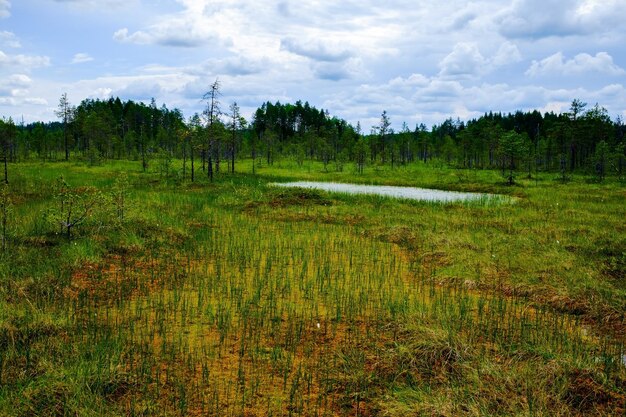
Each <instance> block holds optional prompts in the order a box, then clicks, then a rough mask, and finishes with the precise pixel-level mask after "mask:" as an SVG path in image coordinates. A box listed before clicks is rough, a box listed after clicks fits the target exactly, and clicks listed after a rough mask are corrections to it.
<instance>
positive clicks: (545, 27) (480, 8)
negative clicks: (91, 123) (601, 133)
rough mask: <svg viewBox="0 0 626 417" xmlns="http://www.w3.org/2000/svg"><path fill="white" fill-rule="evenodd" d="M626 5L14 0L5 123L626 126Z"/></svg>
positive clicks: (5, 48)
mask: <svg viewBox="0 0 626 417" xmlns="http://www.w3.org/2000/svg"><path fill="white" fill-rule="evenodd" d="M624 10H626V0H568V1H563V0H513V1H512V2H511V1H507V2H504V1H496V0H477V1H472V2H463V1H456V0H451V1H447V2H441V1H436V0H427V1H418V0H412V1H409V0H387V1H385V2H381V1H372V0H359V1H356V0H343V1H341V2H339V1H335V0H333V1H331V0H311V1H304V0H282V1H266V0H255V1H249V0H219V1H217V0H0V117H5V118H8V117H12V118H13V119H14V120H15V121H17V122H20V121H21V120H22V119H23V120H24V121H25V122H26V123H29V122H33V121H39V120H41V121H51V120H56V116H55V114H54V111H55V110H56V108H57V106H58V103H59V98H60V96H61V95H62V94H63V93H67V95H68V98H69V100H70V102H71V103H72V104H74V105H77V104H79V103H80V102H81V101H82V100H83V99H86V98H92V99H107V98H109V97H118V96H119V97H120V98H121V99H123V100H135V101H144V102H146V103H148V102H149V101H150V100H151V98H155V100H156V101H157V103H158V105H159V106H160V105H161V104H166V105H167V107H168V108H170V109H173V108H178V109H180V110H181V111H182V112H183V114H184V115H185V117H190V116H191V115H193V113H194V112H200V111H201V110H202V107H203V103H202V96H203V94H204V93H205V92H206V91H207V90H208V88H209V85H210V84H211V83H213V82H214V81H215V80H216V79H219V81H220V84H221V92H222V97H221V102H222V107H223V108H224V110H227V109H228V105H229V104H230V103H232V102H237V103H238V104H239V106H240V107H241V109H242V113H243V114H244V116H247V118H248V119H250V117H251V114H252V112H253V111H254V110H255V109H256V108H257V107H259V106H260V105H261V104H262V103H263V102H266V101H272V102H276V101H280V102H281V103H286V102H292V103H294V102H295V101H297V100H302V102H305V101H308V102H309V103H310V104H311V105H314V106H316V107H318V108H323V109H327V110H328V111H329V113H330V114H332V115H336V116H338V117H340V118H343V119H346V120H347V121H349V122H350V123H352V124H355V125H356V123H357V122H360V123H361V126H363V129H364V131H366V132H367V131H368V130H369V128H370V127H371V126H373V125H376V124H378V121H379V120H380V115H381V113H382V111H383V110H386V111H387V113H388V115H389V117H390V119H391V122H392V126H393V127H394V128H396V129H399V128H400V126H401V125H402V123H403V122H406V123H407V124H408V126H409V127H410V128H413V127H414V126H415V125H416V124H420V123H424V124H425V125H426V126H428V127H430V126H432V125H433V124H436V123H441V122H443V121H444V120H445V119H446V118H449V117H452V118H454V119H456V118H457V117H458V118H460V119H461V120H468V119H470V118H473V117H478V116H480V115H482V114H484V113H485V112H488V111H494V112H514V111H516V110H523V111H526V110H534V109H537V110H539V111H542V112H546V111H554V112H563V111H567V109H568V108H569V105H570V103H571V102H572V100H574V99H580V100H582V101H584V102H587V103H589V107H591V106H593V105H594V104H596V103H598V104H599V105H600V106H602V107H605V108H606V109H607V111H608V113H609V115H610V116H611V118H613V119H615V118H616V117H618V116H619V117H622V118H624V119H626V19H624V17H623V16H624Z"/></svg>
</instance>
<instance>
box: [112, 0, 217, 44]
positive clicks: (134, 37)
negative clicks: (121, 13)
mask: <svg viewBox="0 0 626 417" xmlns="http://www.w3.org/2000/svg"><path fill="white" fill-rule="evenodd" d="M181 3H183V4H184V5H185V6H186V8H185V9H184V10H183V11H182V12H179V13H176V14H171V15H166V16H163V17H161V18H160V19H158V21H157V22H156V23H154V24H152V25H150V26H148V27H146V28H144V29H142V30H138V31H135V32H132V33H131V32H130V31H129V30H128V28H122V29H119V30H117V31H116V32H115V33H114V34H113V39H115V40H116V41H118V42H123V43H135V44H139V45H146V44H156V45H161V46H171V47H184V48H193V47H199V46H203V45H208V44H215V43H216V42H217V41H219V40H220V37H219V35H218V34H217V32H216V30H217V29H216V28H217V27H218V25H219V24H220V23H218V22H215V21H212V20H211V19H209V18H208V17H207V16H206V15H205V13H206V8H207V7H208V3H206V2H204V1H200V2H190V1H187V0H184V1H181ZM222 42H228V41H227V40H222Z"/></svg>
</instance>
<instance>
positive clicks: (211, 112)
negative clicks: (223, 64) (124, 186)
mask: <svg viewBox="0 0 626 417" xmlns="http://www.w3.org/2000/svg"><path fill="white" fill-rule="evenodd" d="M220 95H221V93H220V81H219V79H217V78H216V79H215V82H213V84H211V86H210V87H209V91H207V92H206V93H205V94H204V95H203V96H202V99H203V100H205V101H206V102H207V108H206V110H205V113H204V114H205V117H206V118H207V155H206V157H207V164H208V171H209V172H208V177H209V179H210V180H211V181H213V159H212V158H213V153H214V152H215V145H216V137H215V132H214V130H215V129H214V125H215V122H216V121H217V119H218V117H219V115H220V102H219V96H220ZM217 155H218V156H217V160H216V171H217V172H219V147H218V149H217Z"/></svg>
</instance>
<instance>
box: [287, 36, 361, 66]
mask: <svg viewBox="0 0 626 417" xmlns="http://www.w3.org/2000/svg"><path fill="white" fill-rule="evenodd" d="M280 47H281V49H282V50H285V51H288V52H291V53H294V54H296V55H300V56H303V57H306V58H310V59H313V60H315V61H327V62H339V61H345V60H346V59H348V58H350V56H351V55H352V54H351V53H350V51H348V50H347V49H344V48H342V47H341V46H340V45H337V44H332V43H330V42H326V43H324V42H321V41H320V40H319V39H317V40H307V41H304V42H303V41H302V40H299V39H295V38H287V39H282V40H281V41H280Z"/></svg>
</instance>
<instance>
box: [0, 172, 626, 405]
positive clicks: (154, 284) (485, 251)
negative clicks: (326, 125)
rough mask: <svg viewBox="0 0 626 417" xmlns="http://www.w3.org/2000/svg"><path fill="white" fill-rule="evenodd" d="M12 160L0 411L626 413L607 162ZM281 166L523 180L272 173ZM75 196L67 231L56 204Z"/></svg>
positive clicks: (0, 286) (616, 225) (619, 240)
mask: <svg viewBox="0 0 626 417" xmlns="http://www.w3.org/2000/svg"><path fill="white" fill-rule="evenodd" d="M176 164H179V162H177V163H176ZM176 164H175V165H176ZM10 168H12V169H11V171H10V175H11V177H10V184H9V187H8V188H7V189H6V190H5V191H4V192H5V194H4V197H3V199H4V200H3V201H5V203H6V202H8V204H5V206H6V207H8V210H6V211H5V212H4V213H5V214H4V215H3V216H4V218H6V220H7V222H6V224H7V228H6V232H5V233H4V235H5V236H6V247H5V249H4V250H3V252H2V253H1V254H0V415H7V416H32V415H46V416H47V415H57V416H66V415H67V416H69V415H71V416H74V415H80V416H83V415H86V416H100V415H103V416H122V415H135V416H149V415H159V416H160V415H171V416H178V415H181V416H182V415H185V416H186V415H191V416H193V415H198V416H201V415H216V416H218V415H219V416H242V415H243V416H292V415H293V416H295V415H302V416H352V415H358V416H375V415H381V416H479V415H484V416H487V415H489V416H493V415H496V416H497V415H502V416H510V415H520V416H522V415H523V416H529V415H533V416H571V415H573V416H578V415H580V416H582V415H585V416H588V415H606V416H609V415H624V413H625V412H626V366H625V365H624V361H625V357H624V354H625V353H626V351H625V349H624V341H625V339H626V338H625V336H624V335H625V334H626V317H625V311H626V277H625V270H626V222H625V221H624V219H626V187H625V186H624V184H623V183H620V182H618V181H617V180H611V179H609V180H606V181H605V182H603V183H595V182H593V181H591V180H588V179H587V178H585V177H582V176H574V177H573V178H572V179H571V180H570V181H569V182H567V183H561V182H559V181H558V179H557V175H556V174H549V173H544V174H541V173H540V174H538V175H535V177H534V178H532V179H522V178H521V175H520V178H518V180H517V185H515V186H507V185H505V184H504V181H503V180H502V177H501V176H500V174H499V173H498V172H495V171H472V170H455V169H451V168H446V167H438V166H429V165H414V166H410V167H404V168H403V167H400V168H396V169H393V170H392V169H390V168H388V167H386V168H375V167H368V168H366V171H365V173H363V174H356V173H355V170H354V169H352V168H351V167H345V169H344V170H343V171H342V172H326V171H325V170H324V169H323V166H322V165H321V164H320V165H316V164H304V165H303V166H298V165H297V164H295V163H290V162H288V161H283V162H280V163H276V164H275V165H274V166H272V167H267V166H265V167H257V170H256V174H254V175H253V174H251V165H250V162H249V161H248V162H244V163H242V164H241V165H239V166H238V167H237V169H238V171H240V172H241V173H238V174H225V173H222V174H219V175H217V176H216V179H215V181H214V182H213V183H209V182H208V180H207V179H206V178H205V177H204V176H203V175H202V172H201V171H200V170H198V173H197V176H196V181H195V182H194V183H191V182H190V181H189V178H186V179H184V180H183V179H181V178H180V174H178V175H174V176H171V175H170V176H166V175H165V174H164V172H150V171H149V172H145V173H144V172H142V170H141V164H140V163H138V162H111V163H106V164H104V165H101V166H86V165H84V164H80V163H79V164H77V163H54V164H53V163H48V164H39V163H32V164H26V163H24V164H17V165H13V166H11V167H10ZM174 168H180V167H179V166H175V167H174ZM60 177H63V179H64V181H65V183H66V184H67V185H66V186H65V188H59V187H60V185H59V180H58V179H59V178H60ZM294 180H314V181H338V182H350V183H363V184H384V185H401V186H418V187H426V188H437V189H444V190H456V191H472V192H486V193H496V194H502V195H506V196H510V197H514V198H513V199H511V201H510V202H506V203H500V204H487V203H485V202H458V203H451V204H438V203H429V202H418V201H406V200H396V199H390V198H383V197H375V196H348V195H341V194H330V193H326V192H322V191H315V190H302V189H281V188H276V187H271V186H269V185H268V184H269V183H271V182H276V181H294ZM69 203H71V205H72V207H73V213H72V214H68V212H67V210H68V208H67V207H68V204H69ZM83 212H84V213H85V214H86V215H85V218H84V221H83V222H82V223H79V224H77V225H76V226H75V227H73V230H72V231H71V235H70V236H69V237H68V236H67V233H66V230H64V229H63V227H62V223H61V222H60V220H59V219H62V218H65V217H67V216H68V215H69V216H70V217H72V216H73V217H74V218H75V217H76V216H78V217H80V216H82V214H83Z"/></svg>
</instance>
